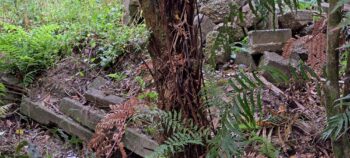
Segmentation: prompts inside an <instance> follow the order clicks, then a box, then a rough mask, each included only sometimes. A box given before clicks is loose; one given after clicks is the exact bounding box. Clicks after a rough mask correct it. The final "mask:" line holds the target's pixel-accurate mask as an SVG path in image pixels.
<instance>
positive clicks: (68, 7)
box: [0, 0, 148, 83]
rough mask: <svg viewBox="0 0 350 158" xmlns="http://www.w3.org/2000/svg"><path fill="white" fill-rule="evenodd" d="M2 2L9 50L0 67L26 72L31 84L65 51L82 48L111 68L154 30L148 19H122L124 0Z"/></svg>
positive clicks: (0, 23) (2, 48) (1, 41)
mask: <svg viewBox="0 0 350 158" xmlns="http://www.w3.org/2000/svg"><path fill="white" fill-rule="evenodd" d="M0 4H1V6H0V12H1V13H3V14H2V15H1V17H0V36H1V37H0V52H1V53H6V54H9V55H7V56H5V58H1V59H0V60H2V62H1V63H0V67H1V68H3V67H6V69H8V68H10V69H11V71H12V72H13V73H16V74H17V75H21V77H22V78H23V79H24V81H25V83H30V82H32V81H33V80H34V77H35V76H36V75H37V74H39V73H40V72H41V71H42V70H45V69H47V68H48V67H49V66H51V65H52V64H53V63H54V61H55V60H57V57H58V55H60V54H59V53H63V54H66V53H70V52H72V51H74V52H75V53H82V54H83V55H85V56H87V57H89V58H90V59H91V60H89V61H91V62H94V63H93V64H98V65H100V66H103V67H109V66H111V65H112V64H115V61H116V60H115V59H116V58H117V57H119V56H120V55H122V54H124V53H125V52H128V51H129V50H130V48H131V46H132V50H133V51H134V50H140V49H141V48H142V47H143V46H144V43H145V42H144V41H145V40H146V37H147V35H148V33H147V30H146V27H145V25H144V24H139V25H131V26H126V25H123V24H122V17H123V12H124V7H123V5H122V1H121V0H117V1H111V0H83V1H78V0H35V1H28V0H16V1H8V0H0ZM61 55H62V54H61ZM12 56H14V58H12ZM10 57H11V58H10ZM8 59H10V60H8ZM4 61H6V62H4ZM8 63H9V64H8Z"/></svg>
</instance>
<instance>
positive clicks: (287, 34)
mask: <svg viewBox="0 0 350 158" xmlns="http://www.w3.org/2000/svg"><path fill="white" fill-rule="evenodd" d="M248 37H249V44H250V45H254V44H264V43H284V42H286V41H288V40H289V39H290V38H291V37H292V30H291V29H271V30H253V31H249V32H248Z"/></svg>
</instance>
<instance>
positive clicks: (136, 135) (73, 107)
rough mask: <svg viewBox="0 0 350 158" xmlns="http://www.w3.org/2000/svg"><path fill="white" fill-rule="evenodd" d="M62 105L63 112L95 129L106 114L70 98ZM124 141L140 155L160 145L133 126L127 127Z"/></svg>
mask: <svg viewBox="0 0 350 158" xmlns="http://www.w3.org/2000/svg"><path fill="white" fill-rule="evenodd" d="M60 105H61V106H60V110H61V112H63V113H64V114H66V115H68V116H70V117H72V118H73V119H74V120H76V121H77V122H79V123H80V124H82V125H83V126H86V127H88V128H90V129H91V130H95V127H96V125H97V123H98V122H99V121H100V120H102V119H103V117H104V116H105V114H104V113H102V112H99V111H96V110H92V109H90V108H88V107H86V106H84V105H82V104H81V103H80V102H78V101H75V100H73V99H70V98H63V99H62V100H61V103H60ZM122 141H123V142H124V144H125V146H126V148H127V149H129V150H130V151H132V152H134V153H136V154H137V155H139V156H147V155H149V154H151V153H152V152H153V151H154V150H155V149H156V148H157V147H158V146H159V144H158V143H157V142H156V141H154V140H152V139H151V138H149V137H148V136H147V135H144V134H142V133H140V132H137V130H136V129H133V128H127V129H126V131H125V135H124V137H123V140H122Z"/></svg>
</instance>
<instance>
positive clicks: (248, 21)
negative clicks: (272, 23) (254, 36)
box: [236, 4, 261, 29]
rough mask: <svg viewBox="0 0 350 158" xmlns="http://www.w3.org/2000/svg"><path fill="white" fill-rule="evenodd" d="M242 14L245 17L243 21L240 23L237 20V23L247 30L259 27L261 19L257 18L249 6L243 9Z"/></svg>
mask: <svg viewBox="0 0 350 158" xmlns="http://www.w3.org/2000/svg"><path fill="white" fill-rule="evenodd" d="M242 13H243V15H244V17H243V18H244V19H243V21H240V20H238V19H236V23H237V24H238V25H239V26H241V27H245V28H249V29H251V28H253V27H254V26H257V25H258V24H259V22H260V21H261V17H257V16H256V15H255V14H254V13H253V11H252V10H251V8H250V6H249V4H246V5H245V6H243V7H242Z"/></svg>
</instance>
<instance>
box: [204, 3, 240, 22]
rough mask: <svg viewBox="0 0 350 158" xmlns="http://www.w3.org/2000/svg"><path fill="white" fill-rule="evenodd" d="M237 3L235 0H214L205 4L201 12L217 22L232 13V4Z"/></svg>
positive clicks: (222, 20)
mask: <svg viewBox="0 0 350 158" xmlns="http://www.w3.org/2000/svg"><path fill="white" fill-rule="evenodd" d="M231 4H237V3H236V2H235V1H234V0H214V1H210V2H208V3H205V4H203V6H202V7H201V8H200V9H199V12H200V13H202V14H204V15H206V16H208V17H209V18H210V19H211V20H212V21H213V22H214V23H215V24H218V23H222V22H224V19H225V17H227V16H228V15H229V13H230V5H231Z"/></svg>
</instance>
